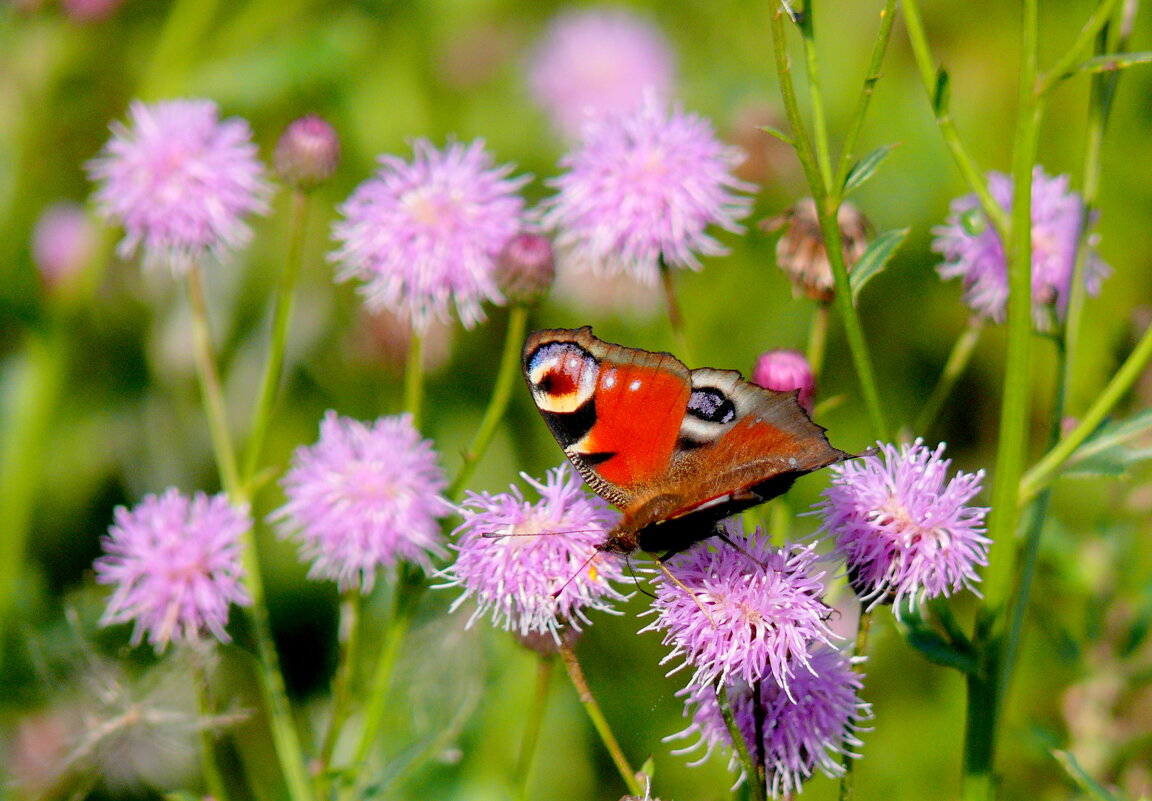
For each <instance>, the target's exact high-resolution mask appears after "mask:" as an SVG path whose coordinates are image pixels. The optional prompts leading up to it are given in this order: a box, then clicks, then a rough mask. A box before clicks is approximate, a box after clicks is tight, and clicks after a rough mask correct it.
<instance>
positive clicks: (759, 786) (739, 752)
mask: <svg viewBox="0 0 1152 801" xmlns="http://www.w3.org/2000/svg"><path fill="white" fill-rule="evenodd" d="M759 701H760V699H759V698H757V699H755V703H759ZM716 705H717V706H719V707H720V714H721V715H722V716H723V718H724V725H725V726H726V727H727V729H728V737H729V738H730V739H731V740H732V747H733V749H734V750H735V751H736V758H737V759H739V760H740V764H741V766H742V767H743V768H744V777H745V779H746V780H747V783H748V791H749V795H750V796H751V797H752V801H766V799H767V797H768V792H767V788H766V787H765V786H764V783H765V777H764V776H763V775H762V774H761V773H760V769H759V768H758V767H757V765H756V762H755V760H753V759H752V752H751V751H749V750H748V743H747V742H745V740H744V733H743V732H741V731H740V726H739V725H737V723H736V716H735V714H734V713H733V712H732V704H731V703H730V702H729V700H728V688H727V687H725V686H724V685H723V683H721V684H718V685H716Z"/></svg>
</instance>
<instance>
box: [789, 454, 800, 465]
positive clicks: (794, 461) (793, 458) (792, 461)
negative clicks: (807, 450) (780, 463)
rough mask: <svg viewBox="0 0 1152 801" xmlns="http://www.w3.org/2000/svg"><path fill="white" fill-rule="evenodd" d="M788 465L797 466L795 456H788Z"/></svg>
mask: <svg viewBox="0 0 1152 801" xmlns="http://www.w3.org/2000/svg"><path fill="white" fill-rule="evenodd" d="M788 466H789V467H799V466H800V463H799V462H798V461H796V457H795V456H789V457H788Z"/></svg>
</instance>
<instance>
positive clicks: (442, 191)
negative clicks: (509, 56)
mask: <svg viewBox="0 0 1152 801" xmlns="http://www.w3.org/2000/svg"><path fill="white" fill-rule="evenodd" d="M412 147H413V150H414V156H413V158H412V161H411V162H407V161H404V160H403V159H401V158H398V157H396V156H383V157H381V159H380V164H381V167H380V169H379V171H377V173H376V175H375V176H373V177H372V178H369V179H368V180H367V181H365V182H364V183H362V184H360V186H359V187H358V188H357V189H356V191H355V192H353V193H352V196H351V197H350V198H348V200H347V201H346V202H345V203H344V205H343V206H342V207H341V212H342V214H343V215H344V219H343V220H340V221H338V222H337V223H336V224H335V225H334V226H333V229H332V232H333V236H334V237H335V239H336V240H337V242H339V244H340V247H339V248H338V249H337V250H336V251H335V253H333V254H332V259H333V260H334V261H336V262H337V263H338V264H339V270H338V277H339V279H340V280H342V281H343V280H347V279H349V278H359V279H361V280H363V281H364V282H365V283H364V284H363V285H362V286H361V287H360V293H361V294H362V295H363V296H364V298H365V302H366V303H367V305H368V307H369V308H370V309H373V310H379V309H389V310H391V311H394V312H396V313H398V314H400V315H402V316H404V317H406V318H408V319H409V320H411V321H412V323H413V325H414V326H415V327H416V328H417V329H420V330H423V329H425V328H427V326H428V324H429V323H430V322H431V321H432V320H434V319H438V320H443V321H447V320H448V319H449V317H448V315H449V309H450V307H451V306H452V305H455V307H456V312H457V314H458V315H459V316H460V319H461V321H462V322H463V323H464V325H465V326H466V327H468V328H471V327H472V326H474V325H476V323H478V322H479V321H480V320H482V319H483V318H484V314H483V311H482V310H481V308H480V304H481V302H483V301H486V300H488V301H493V302H496V303H499V302H501V301H502V300H503V298H502V297H501V295H500V292H499V290H498V289H497V287H496V282H495V279H494V277H493V274H492V273H493V270H494V269H495V265H496V259H497V258H498V257H499V255H500V252H501V251H502V250H503V249H504V245H505V244H506V243H507V242H508V240H509V239H511V238H512V236H514V235H515V234H516V233H518V232H519V231H520V229H521V226H522V224H523V210H524V201H523V199H522V198H521V197H520V196H519V195H518V194H517V192H518V191H519V189H520V187H521V186H523V185H524V183H525V182H526V181H527V180H528V179H527V178H526V177H520V178H509V177H508V175H509V173H511V171H512V168H511V167H510V166H507V165H506V166H502V167H497V166H494V165H493V163H492V156H491V155H490V154H489V153H488V151H487V150H485V148H484V143H483V142H482V141H480V140H476V141H475V142H473V143H472V144H470V145H463V144H459V143H453V144H450V145H448V146H447V147H446V148H445V149H444V150H437V149H436V148H435V147H433V146H432V143H431V142H429V141H428V140H426V139H418V140H416V141H415V142H414V143H413V146H412Z"/></svg>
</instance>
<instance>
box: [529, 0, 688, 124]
mask: <svg viewBox="0 0 1152 801" xmlns="http://www.w3.org/2000/svg"><path fill="white" fill-rule="evenodd" d="M528 77H529V84H530V88H531V90H532V96H533V97H534V98H535V100H536V102H537V104H539V105H540V107H541V108H543V109H544V111H545V112H546V113H547V114H548V117H549V118H550V119H551V121H552V125H553V127H554V128H555V129H556V131H557V132H559V133H560V134H562V135H564V136H566V137H567V138H569V139H576V138H578V137H579V135H580V130H581V127H582V126H583V125H584V123H585V122H586V121H587V120H588V119H591V118H594V117H599V116H606V115H615V114H624V113H628V112H631V111H635V110H636V109H638V108H639V107H640V106H641V105H642V103H643V102H644V96H645V93H650V94H652V95H653V96H655V97H656V98H658V99H660V100H664V99H665V98H667V97H669V96H670V95H671V93H672V88H673V83H674V82H675V78H676V67H675V57H674V55H673V53H672V48H671V46H670V45H669V43H668V40H667V38H665V36H664V34H663V33H661V31H660V30H659V29H658V28H656V27H655V26H654V25H653V24H652V23H650V22H648V21H647V20H645V19H643V18H641V17H638V16H636V15H635V14H633V13H632V12H630V11H628V10H626V9H623V8H614V9H609V8H600V9H581V10H569V11H565V12H562V13H560V14H558V15H556V16H555V17H554V18H553V19H552V21H551V22H550V23H549V25H548V30H547V31H546V32H545V34H544V37H543V38H542V39H541V41H540V43H539V45H538V46H537V47H536V49H535V51H534V52H533V54H532V58H531V64H530V65H529V76H528Z"/></svg>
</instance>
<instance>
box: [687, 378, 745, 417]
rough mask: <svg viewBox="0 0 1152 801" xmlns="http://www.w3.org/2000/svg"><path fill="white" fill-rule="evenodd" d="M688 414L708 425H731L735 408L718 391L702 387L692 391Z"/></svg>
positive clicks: (725, 396) (734, 415) (726, 397)
mask: <svg viewBox="0 0 1152 801" xmlns="http://www.w3.org/2000/svg"><path fill="white" fill-rule="evenodd" d="M688 414H690V415H692V416H693V417H697V418H699V419H701V420H706V421H707V422H709V423H731V422H732V421H733V420H735V419H736V406H735V405H734V404H733V403H732V401H731V400H730V399H729V398H728V396H727V395H725V394H724V393H723V392H721V391H720V390H718V389H713V388H712V387H702V388H700V389H694V390H692V395H691V397H689V398H688Z"/></svg>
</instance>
